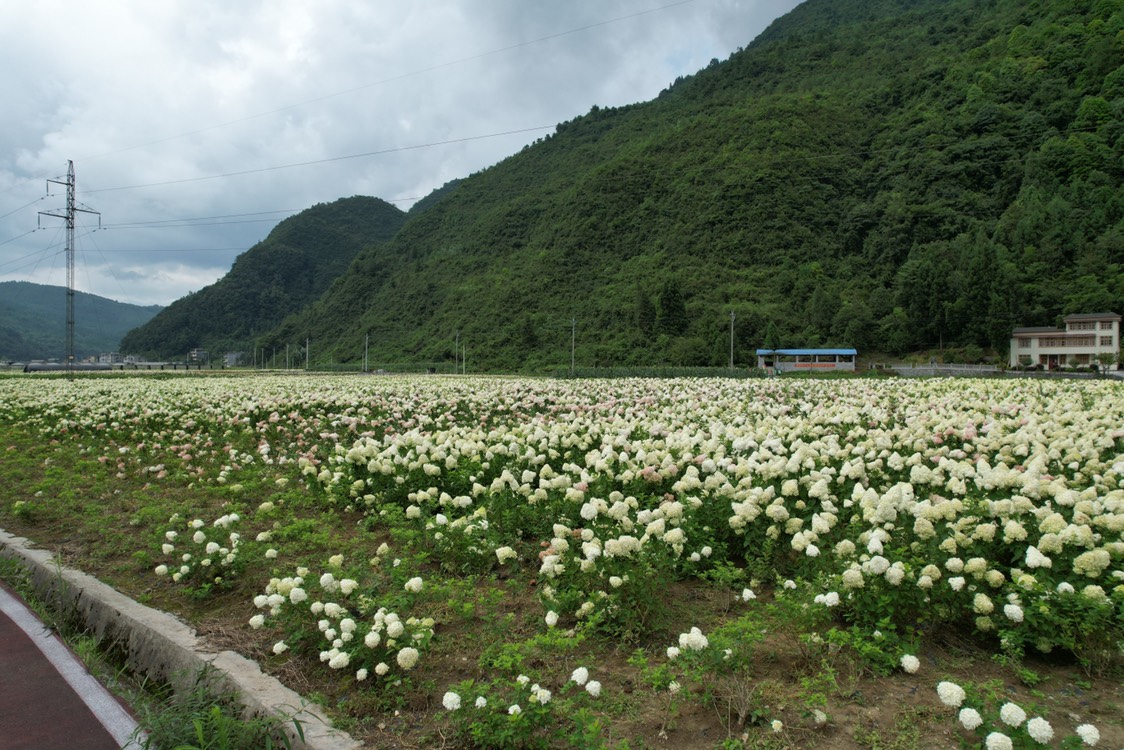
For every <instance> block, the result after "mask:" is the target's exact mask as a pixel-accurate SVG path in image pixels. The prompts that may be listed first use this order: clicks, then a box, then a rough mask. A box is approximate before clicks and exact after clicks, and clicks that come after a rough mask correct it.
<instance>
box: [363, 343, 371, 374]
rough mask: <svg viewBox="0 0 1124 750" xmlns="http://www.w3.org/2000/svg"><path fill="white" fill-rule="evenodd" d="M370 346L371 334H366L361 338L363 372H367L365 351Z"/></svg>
mask: <svg viewBox="0 0 1124 750" xmlns="http://www.w3.org/2000/svg"><path fill="white" fill-rule="evenodd" d="M370 348H371V334H369V333H368V334H367V335H366V337H364V339H363V374H366V373H367V352H368V351H369V350H370Z"/></svg>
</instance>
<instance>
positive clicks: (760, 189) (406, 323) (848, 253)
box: [261, 0, 1124, 371]
mask: <svg viewBox="0 0 1124 750" xmlns="http://www.w3.org/2000/svg"><path fill="white" fill-rule="evenodd" d="M747 41H749V40H747ZM1122 63H1124V0H1055V1H1051V2H1047V1H1045V0H1035V1H1032V2H1022V1H1016V0H999V1H996V0H809V1H808V2H806V3H804V4H803V5H801V6H800V7H798V8H797V9H796V10H795V11H793V12H792V13H791V14H789V15H788V16H786V17H784V18H782V19H780V20H778V21H777V22H776V23H774V24H773V26H772V27H770V28H769V29H768V30H767V31H766V32H765V33H764V34H763V35H762V36H761V37H760V38H758V39H757V40H755V41H754V42H753V43H752V44H749V45H748V47H747V48H745V49H744V50H740V51H738V52H737V53H736V54H734V55H732V56H731V57H730V59H728V60H726V61H724V62H719V61H717V60H715V61H712V63H711V65H710V66H708V67H707V68H706V69H704V70H702V71H700V72H699V73H698V74H697V75H694V76H690V77H688V78H685V79H681V80H678V81H676V82H674V84H673V85H671V86H670V87H669V88H668V89H667V90H666V91H664V92H663V93H662V94H661V95H660V96H659V97H658V98H657V99H656V100H654V101H652V102H648V103H644V104H639V105H634V106H629V107H622V108H617V109H600V108H597V107H594V108H593V110H592V111H590V112H589V113H588V114H586V115H584V116H581V117H578V118H576V119H574V120H572V121H570V122H566V123H562V124H561V125H559V126H558V128H557V131H556V132H555V133H554V134H553V135H552V136H550V137H548V138H546V139H544V140H542V141H541V142H539V143H536V144H535V145H533V146H531V147H528V148H526V149H524V151H522V152H521V153H519V154H517V155H514V156H512V157H510V158H508V159H506V160H505V161H503V162H501V163H499V164H497V165H496V166H494V167H493V168H490V169H488V170H485V171H484V172H482V173H479V174H476V175H473V176H471V177H468V178H466V179H464V180H463V181H461V182H460V183H459V184H457V185H455V186H453V187H452V188H451V189H449V190H448V191H446V194H445V195H443V196H442V197H441V200H439V201H436V202H435V203H434V204H433V205H432V206H431V207H430V208H429V209H428V210H427V211H425V212H424V213H421V214H419V215H417V216H416V217H411V219H410V221H408V222H407V223H406V225H405V226H404V227H403V228H402V230H401V232H399V234H398V235H397V236H396V237H395V238H394V240H393V241H391V242H389V243H387V244H385V245H381V246H377V247H371V248H368V249H367V250H366V251H364V252H363V253H361V254H360V255H359V256H358V257H357V258H356V260H355V262H354V264H353V265H352V267H351V268H350V269H349V270H348V272H347V273H346V274H345V275H343V276H341V277H340V278H339V279H338V280H337V281H336V283H335V284H334V285H333V286H332V288H331V289H330V290H329V292H328V293H327V294H326V295H325V296H324V297H323V298H322V299H320V300H319V301H318V302H316V303H315V304H314V305H312V306H310V307H309V308H307V309H306V310H305V311H304V312H302V313H301V314H299V315H297V316H295V317H293V318H291V319H290V320H288V321H287V322H286V323H285V324H284V325H283V326H281V327H280V328H279V329H277V330H275V331H274V332H273V333H271V334H269V335H268V336H263V337H262V339H261V341H262V343H263V344H264V345H267V346H284V344H286V343H297V342H303V341H304V340H305V339H306V337H307V338H311V339H312V340H313V341H314V342H315V343H314V345H313V353H314V355H315V356H319V357H323V358H324V359H325V361H326V360H327V358H328V357H331V358H332V359H334V360H335V361H340V360H347V359H352V360H356V359H359V358H361V357H362V351H363V340H364V336H366V335H370V340H371V349H372V358H376V359H381V360H383V361H403V360H414V361H418V360H442V359H446V360H452V358H453V356H454V354H453V345H454V340H455V336H456V335H457V334H458V332H459V336H460V341H461V342H462V343H465V344H466V345H467V346H468V356H469V361H470V364H471V365H474V366H475V367H478V368H487V369H526V370H532V371H537V370H542V369H545V368H549V367H551V366H554V365H557V364H561V363H568V361H569V356H570V345H571V334H572V333H573V340H574V342H575V344H576V352H577V359H578V361H579V363H583V364H587V365H593V364H600V365H607V364H657V363H669V364H721V363H724V362H725V361H726V359H727V357H728V351H729V344H728V336H729V326H730V318H731V313H733V314H734V316H735V320H734V328H735V337H736V358H737V359H738V361H739V362H741V363H746V362H748V361H749V360H750V356H751V351H752V348H753V347H755V346H758V345H761V344H765V343H774V344H780V345H825V344H840V345H844V344H845V345H851V346H856V347H858V348H859V349H860V350H869V349H871V348H878V349H880V350H883V351H896V352H903V351H910V350H918V349H925V348H929V347H936V346H938V345H941V344H943V345H945V346H948V345H961V346H964V345H969V346H972V347H980V348H986V347H995V348H999V349H1002V348H1004V347H1005V346H1006V341H1007V337H1008V335H1009V333H1010V330H1011V327H1012V326H1013V325H1015V324H1017V323H1022V324H1027V325H1048V324H1052V323H1054V322H1055V320H1056V318H1057V317H1058V316H1059V315H1061V314H1064V313H1070V312H1077V311H1085V312H1090V311H1101V310H1115V311H1118V312H1124V265H1122V264H1124V192H1122V190H1121V187H1122V186H1121V178H1122V176H1124V162H1122V155H1124V121H1122V117H1121V115H1122V110H1124V67H1122Z"/></svg>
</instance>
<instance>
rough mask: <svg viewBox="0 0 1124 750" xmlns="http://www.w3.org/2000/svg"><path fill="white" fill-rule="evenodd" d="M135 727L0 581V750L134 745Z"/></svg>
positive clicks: (113, 749) (98, 749) (110, 749)
mask: <svg viewBox="0 0 1124 750" xmlns="http://www.w3.org/2000/svg"><path fill="white" fill-rule="evenodd" d="M135 727H136V722H135V721H134V720H133V718H132V717H131V716H130V715H129V713H128V712H127V711H126V710H125V709H124V708H122V706H121V704H120V703H118V702H117V699H116V698H114V697H113V696H112V695H111V694H110V693H109V691H107V690H106V689H105V687H103V686H102V684H101V683H99V682H98V681H97V680H96V679H94V678H93V677H92V676H91V675H90V673H89V672H88V671H86V667H85V665H83V664H82V662H81V661H80V660H79V659H78V658H77V657H76V656H75V655H74V654H73V653H72V652H71V651H70V649H69V648H67V647H66V645H65V644H64V643H63V642H62V641H61V640H60V639H59V638H58V636H56V635H55V634H54V633H52V632H51V631H50V630H48V629H47V627H46V626H45V625H44V624H43V623H42V622H41V621H40V620H39V618H38V617H36V616H35V614H34V613H33V612H32V611H31V610H29V609H28V608H27V607H26V606H24V604H23V602H22V601H20V600H19V599H18V598H17V597H16V596H15V595H14V594H12V593H11V592H10V591H9V590H8V589H6V588H5V587H3V586H0V750H121V748H130V749H132V750H135V749H136V748H138V745H137V744H135V743H131V742H130V741H129V737H130V735H132V733H133V730H134V729H135Z"/></svg>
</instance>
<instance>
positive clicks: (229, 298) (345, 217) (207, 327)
mask: <svg viewBox="0 0 1124 750" xmlns="http://www.w3.org/2000/svg"><path fill="white" fill-rule="evenodd" d="M405 220H406V214H405V213H404V212H403V211H401V210H400V209H398V208H397V207H395V206H393V205H391V204H389V203H387V202H386V201H383V200H379V199H377V198H366V197H360V196H356V197H353V198H341V199H340V200H338V201H335V202H333V203H322V204H318V205H316V206H313V207H312V208H309V209H307V210H305V211H302V212H301V213H299V214H296V215H295V216H290V217H289V218H287V219H285V220H284V221H282V222H281V223H280V224H278V225H277V226H276V227H275V228H274V229H273V231H272V232H270V233H269V236H268V237H266V238H265V239H264V240H263V241H262V242H259V243H258V244H257V245H255V246H254V247H252V248H250V249H249V250H247V251H246V252H245V253H243V254H242V255H240V256H238V258H237V259H236V260H235V261H234V265H233V266H232V267H231V269H230V272H229V273H227V274H226V275H225V276H223V277H222V278H221V279H219V280H218V281H216V282H215V283H214V284H212V285H210V286H208V287H205V288H203V289H201V290H199V291H198V292H195V293H193V294H189V295H188V296H186V297H183V298H182V299H179V300H176V301H175V302H174V303H172V304H171V305H169V306H168V307H167V308H165V309H164V310H163V312H161V313H160V314H159V315H157V316H156V317H155V318H153V319H152V320H151V321H149V322H148V323H147V324H145V325H143V326H141V327H139V328H137V329H136V330H133V331H130V332H129V333H128V335H126V336H125V338H124V340H122V341H121V350H122V351H123V352H126V353H129V354H142V355H146V356H152V357H160V358H166V357H182V356H183V355H184V354H186V353H187V352H188V351H190V350H191V349H194V348H196V347H200V348H203V349H206V350H208V351H210V352H212V353H214V354H218V355H221V354H222V353H224V352H228V351H249V350H250V349H251V348H252V347H253V344H254V340H255V337H256V336H259V335H261V334H263V333H265V332H267V331H269V330H270V329H271V328H273V327H275V326H276V325H278V324H279V323H280V322H281V321H282V320H283V319H284V318H285V316H286V315H289V314H290V313H294V312H296V311H298V310H300V309H301V308H303V307H304V306H305V305H307V304H309V303H310V302H312V301H313V300H315V299H316V298H317V297H319V296H320V295H321V294H323V293H324V291H325V290H326V289H327V288H328V287H329V285H330V284H331V283H332V281H333V280H334V279H335V278H336V277H338V276H339V275H340V274H342V273H343V272H344V271H345V270H346V269H347V267H348V265H349V264H350V263H351V261H352V260H353V259H354V258H355V256H356V254H357V253H358V252H359V251H360V250H362V249H363V248H364V247H366V246H368V245H377V244H378V243H381V242H385V241H387V240H389V239H390V238H391V237H393V236H394V234H395V233H396V232H397V231H398V229H399V228H400V227H401V226H402V224H403V222H404V221H405Z"/></svg>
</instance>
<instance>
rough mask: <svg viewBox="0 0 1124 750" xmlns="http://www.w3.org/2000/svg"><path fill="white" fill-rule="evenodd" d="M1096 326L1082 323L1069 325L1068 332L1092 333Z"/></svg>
mask: <svg viewBox="0 0 1124 750" xmlns="http://www.w3.org/2000/svg"><path fill="white" fill-rule="evenodd" d="M1096 328H1097V324H1096V323H1091V322H1083V323H1070V324H1069V330H1071V331H1093V330H1096Z"/></svg>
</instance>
